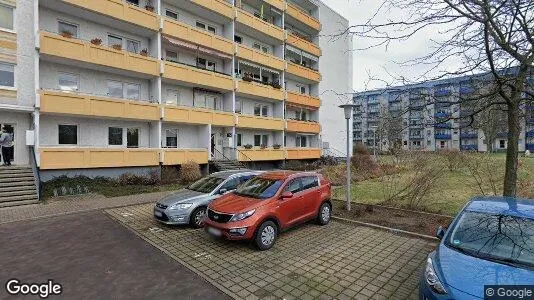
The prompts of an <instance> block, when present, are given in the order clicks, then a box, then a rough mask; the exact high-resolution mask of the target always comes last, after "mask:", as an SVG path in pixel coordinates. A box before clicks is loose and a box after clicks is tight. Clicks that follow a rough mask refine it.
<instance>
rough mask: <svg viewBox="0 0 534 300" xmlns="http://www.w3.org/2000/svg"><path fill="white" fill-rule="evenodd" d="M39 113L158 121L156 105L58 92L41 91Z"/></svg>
mask: <svg viewBox="0 0 534 300" xmlns="http://www.w3.org/2000/svg"><path fill="white" fill-rule="evenodd" d="M40 94H41V97H40V99H41V100H40V101H41V112H42V113H55V114H67V115H83V116H97V117H108V118H120V119H135V120H151V121H157V120H159V115H160V109H159V107H158V105H157V104H153V103H149V102H142V101H132V100H124V99H115V98H107V97H98V96H94V95H85V94H77V93H67V92H59V91H41V93H40Z"/></svg>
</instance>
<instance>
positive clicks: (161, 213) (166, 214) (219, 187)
mask: <svg viewBox="0 0 534 300" xmlns="http://www.w3.org/2000/svg"><path fill="white" fill-rule="evenodd" d="M260 173H261V172H260V171H251V170H233V171H223V172H217V173H213V174H211V175H209V176H207V177H204V178H202V179H200V180H198V181H196V182H195V183H193V184H191V185H190V186H188V187H187V188H185V189H181V190H179V191H178V192H176V193H174V194H172V195H169V196H167V197H165V198H163V199H161V200H159V201H158V202H157V203H156V204H155V205H154V218H155V219H156V220H158V221H159V222H161V223H165V224H170V225H179V224H190V225H191V226H193V227H195V228H199V227H202V226H203V223H204V215H205V213H206V208H207V207H208V204H209V203H210V202H211V201H213V200H215V199H217V198H219V197H220V196H222V195H224V194H226V193H228V192H230V191H233V190H235V189H236V188H237V186H239V185H241V184H242V183H244V182H245V181H247V180H249V179H251V178H253V177H255V176H256V175H258V174H260Z"/></svg>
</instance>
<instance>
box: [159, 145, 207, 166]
mask: <svg viewBox="0 0 534 300" xmlns="http://www.w3.org/2000/svg"><path fill="white" fill-rule="evenodd" d="M162 152H163V153H162V157H163V164H164V165H166V166H168V165H181V164H183V163H186V162H188V161H194V162H196V163H199V164H207V163H208V150H207V149H163V150H162Z"/></svg>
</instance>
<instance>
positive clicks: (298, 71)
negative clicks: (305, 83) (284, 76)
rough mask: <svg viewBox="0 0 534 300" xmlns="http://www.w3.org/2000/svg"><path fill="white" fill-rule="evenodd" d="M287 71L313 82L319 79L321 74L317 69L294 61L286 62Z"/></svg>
mask: <svg viewBox="0 0 534 300" xmlns="http://www.w3.org/2000/svg"><path fill="white" fill-rule="evenodd" d="M287 72H288V73H291V74H293V75H295V76H298V77H301V78H305V79H308V80H311V81H314V82H320V81H321V74H320V73H319V72H318V71H315V70H312V69H310V68H306V67H304V66H301V65H299V64H296V63H294V62H290V61H288V62H287Z"/></svg>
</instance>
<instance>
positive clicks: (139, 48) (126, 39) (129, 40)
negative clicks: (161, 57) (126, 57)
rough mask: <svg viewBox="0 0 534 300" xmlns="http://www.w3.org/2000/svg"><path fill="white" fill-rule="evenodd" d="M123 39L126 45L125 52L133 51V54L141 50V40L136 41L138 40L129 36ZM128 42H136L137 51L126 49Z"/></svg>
mask: <svg viewBox="0 0 534 300" xmlns="http://www.w3.org/2000/svg"><path fill="white" fill-rule="evenodd" d="M125 41H126V47H124V48H125V49H124V50H126V51H127V52H130V53H135V54H139V52H141V41H138V40H134V39H130V38H125ZM130 42H133V43H136V44H137V48H138V49H137V51H130V50H129V49H128V43H130Z"/></svg>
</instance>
